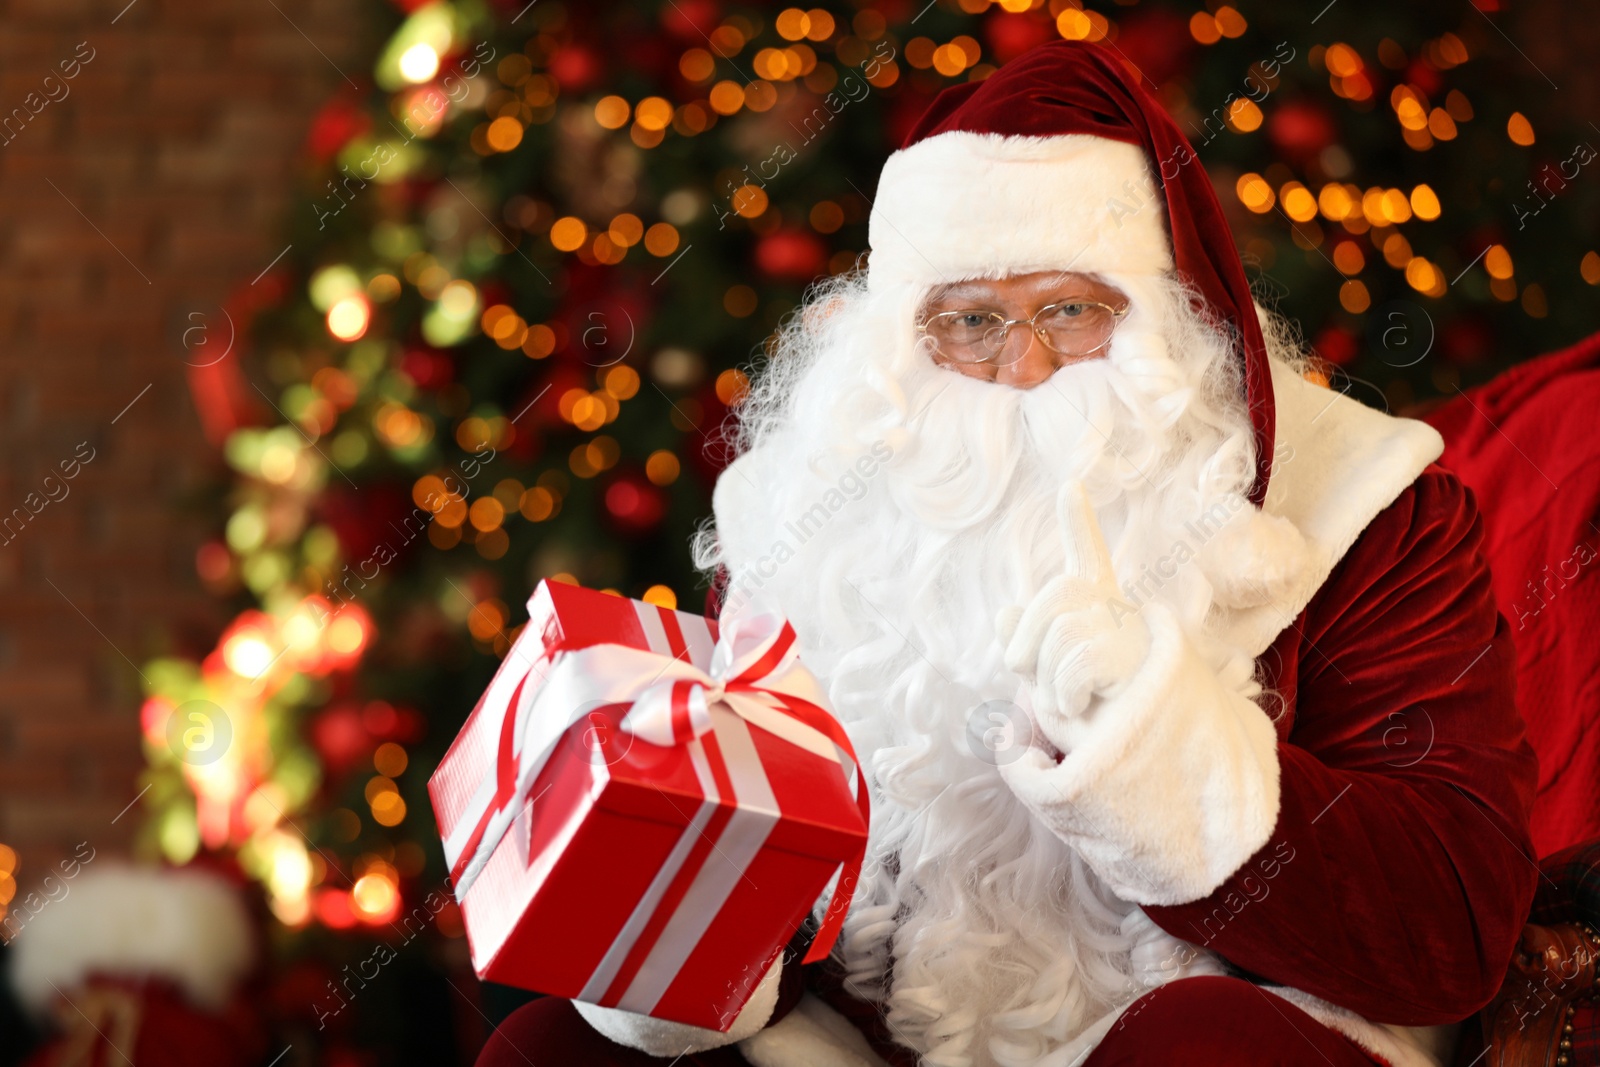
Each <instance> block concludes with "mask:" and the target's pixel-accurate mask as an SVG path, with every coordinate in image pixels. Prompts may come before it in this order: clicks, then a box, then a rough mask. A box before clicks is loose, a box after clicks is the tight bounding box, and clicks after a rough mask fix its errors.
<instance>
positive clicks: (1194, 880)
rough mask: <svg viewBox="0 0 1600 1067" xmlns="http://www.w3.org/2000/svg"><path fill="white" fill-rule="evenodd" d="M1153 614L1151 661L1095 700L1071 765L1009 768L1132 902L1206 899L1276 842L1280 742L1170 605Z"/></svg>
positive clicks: (1009, 776) (1015, 784)
mask: <svg viewBox="0 0 1600 1067" xmlns="http://www.w3.org/2000/svg"><path fill="white" fill-rule="evenodd" d="M1142 614H1143V615H1144V617H1145V621H1146V623H1147V625H1148V626H1149V629H1150V637H1151V646H1150V655H1149V657H1148V658H1147V659H1146V661H1145V663H1144V664H1143V666H1141V667H1140V668H1139V671H1138V673H1137V674H1135V675H1134V676H1133V678H1132V679H1131V680H1130V681H1129V683H1128V685H1127V687H1126V688H1125V689H1123V690H1122V691H1121V692H1119V693H1118V694H1117V695H1115V696H1113V697H1110V698H1104V699H1096V700H1095V701H1093V702H1092V703H1091V704H1090V706H1089V709H1088V711H1086V712H1085V713H1084V716H1083V719H1084V723H1083V727H1082V730H1081V732H1080V733H1079V734H1078V737H1079V740H1078V743H1077V744H1076V745H1075V746H1074V747H1073V749H1072V751H1070V752H1068V753H1067V754H1066V756H1065V758H1064V759H1063V760H1062V762H1061V763H1060V764H1059V765H1058V764H1056V763H1054V762H1053V761H1052V760H1051V758H1050V756H1049V755H1048V754H1047V753H1045V752H1044V751H1043V750H1041V749H1037V748H1031V749H1029V750H1027V751H1026V752H1025V753H1023V755H1022V757H1021V758H1019V759H1017V760H1015V761H1014V762H1012V763H1009V764H1004V765H1002V767H1001V771H1002V774H1003V775H1004V776H1005V779H1006V781H1007V783H1008V784H1009V785H1010V786H1011V788H1012V789H1013V790H1014V791H1015V792H1016V794H1017V795H1018V797H1020V798H1021V799H1022V801H1023V802H1024V803H1025V804H1027V805H1028V807H1029V808H1030V809H1031V810H1032V811H1033V812H1034V813H1035V815H1036V816H1037V817H1038V818H1039V819H1040V821H1042V822H1043V823H1044V824H1045V825H1046V826H1048V827H1049V828H1050V829H1051V830H1052V831H1054V832H1055V833H1056V834H1057V836H1059V837H1061V838H1062V839H1063V840H1065V841H1066V842H1067V843H1068V844H1070V845H1072V846H1073V848H1075V849H1076V850H1077V851H1078V852H1079V853H1080V854H1081V855H1082V856H1083V858H1084V859H1085V861H1087V862H1088V863H1089V865H1090V866H1091V867H1093V868H1094V870H1095V872H1096V873H1097V874H1099V875H1100V877H1101V878H1102V879H1104V880H1105V882H1106V883H1107V885H1108V886H1109V887H1110V888H1111V889H1112V890H1113V891H1114V892H1116V894H1117V895H1118V896H1120V897H1122V898H1123V899H1124V900H1129V901H1132V902H1134V903H1136V904H1143V905H1158V904H1165V905H1171V904H1184V903H1188V902H1189V901H1192V900H1199V899H1201V898H1202V897H1205V896H1207V895H1208V894H1210V893H1211V892H1212V891H1213V890H1215V889H1216V888H1217V887H1218V886H1219V885H1221V884H1222V882H1223V881H1224V880H1226V879H1227V877H1228V876H1229V875H1231V874H1233V872H1234V871H1236V870H1238V869H1239V868H1240V867H1241V866H1243V865H1244V862H1245V861H1246V860H1248V859H1249V858H1250V857H1251V856H1252V855H1253V854H1254V853H1255V852H1256V851H1257V850H1258V849H1259V848H1261V846H1262V845H1264V844H1266V842H1267V838H1268V837H1270V836H1271V834H1272V830H1273V828H1274V827H1275V826H1276V825H1277V821H1278V796H1279V795H1278V771H1279V768H1278V750H1277V745H1278V736H1277V732H1276V730H1275V729H1274V728H1273V725H1272V722H1271V720H1270V719H1268V718H1267V715H1266V713H1265V712H1264V711H1262V710H1261V708H1260V707H1259V706H1258V705H1257V704H1256V703H1255V702H1254V701H1252V700H1251V699H1250V698H1249V697H1248V696H1246V695H1244V694H1243V693H1239V692H1234V691H1230V690H1229V689H1228V688H1227V687H1225V686H1224V685H1223V683H1222V682H1221V681H1220V680H1219V679H1218V678H1217V676H1216V674H1215V672H1213V671H1212V670H1211V669H1210V668H1208V667H1207V666H1206V665H1205V664H1204V662H1203V661H1202V660H1201V659H1200V657H1199V655H1198V653H1196V652H1195V650H1194V648H1193V646H1192V645H1191V644H1190V642H1189V640H1188V638H1187V637H1185V636H1184V634H1183V631H1182V630H1181V628H1180V627H1179V626H1178V623H1177V620H1176V619H1175V618H1174V617H1173V615H1172V613H1171V612H1170V611H1169V610H1168V609H1167V608H1166V607H1165V606H1164V605H1161V604H1150V605H1147V606H1146V607H1145V608H1144V610H1143V612H1142Z"/></svg>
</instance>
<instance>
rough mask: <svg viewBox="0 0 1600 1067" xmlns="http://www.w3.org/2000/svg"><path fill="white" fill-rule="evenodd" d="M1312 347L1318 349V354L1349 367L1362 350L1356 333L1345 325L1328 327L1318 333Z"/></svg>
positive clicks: (1331, 361)
mask: <svg viewBox="0 0 1600 1067" xmlns="http://www.w3.org/2000/svg"><path fill="white" fill-rule="evenodd" d="M1311 347H1312V348H1314V349H1316V352H1317V355H1319V356H1321V357H1322V358H1323V359H1326V360H1328V361H1329V362H1330V363H1335V364H1337V365H1339V366H1341V367H1348V366H1349V365H1350V364H1351V363H1354V362H1355V358H1356V355H1357V354H1358V353H1359V352H1360V350H1361V346H1360V345H1359V344H1358V343H1357V341H1356V335H1355V334H1353V333H1351V332H1350V331H1349V330H1347V329H1345V328H1344V327H1343V326H1328V327H1326V328H1325V329H1323V331H1322V332H1321V333H1319V334H1317V338H1316V340H1315V341H1313V342H1312V344H1311Z"/></svg>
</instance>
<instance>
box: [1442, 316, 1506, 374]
mask: <svg viewBox="0 0 1600 1067" xmlns="http://www.w3.org/2000/svg"><path fill="white" fill-rule="evenodd" d="M1439 351H1440V354H1441V355H1443V356H1444V358H1445V359H1448V360H1449V361H1450V362H1451V363H1454V364H1456V365H1457V366H1459V367H1473V366H1477V365H1478V364H1480V363H1483V362H1485V361H1486V360H1487V359H1488V358H1489V356H1490V354H1491V353H1493V351H1494V334H1493V332H1492V331H1491V330H1490V329H1489V327H1488V325H1487V324H1486V323H1485V322H1484V321H1483V320H1482V319H1481V318H1478V317H1476V316H1472V317H1461V318H1454V319H1451V320H1450V322H1449V323H1448V324H1447V325H1445V326H1444V327H1443V328H1442V329H1440V331H1439Z"/></svg>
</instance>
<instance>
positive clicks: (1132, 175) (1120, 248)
mask: <svg viewBox="0 0 1600 1067" xmlns="http://www.w3.org/2000/svg"><path fill="white" fill-rule="evenodd" d="M1165 213H1166V208H1165V205H1164V201H1163V200H1162V197H1161V194H1160V192H1159V188H1158V186H1157V185H1156V183H1155V182H1154V180H1153V179H1152V175H1151V170H1150V163H1149V161H1148V160H1147V159H1146V158H1145V153H1144V150H1143V149H1142V148H1140V147H1139V146H1138V145H1133V144H1128V143H1126V142H1123V141H1114V140H1111V139H1109V138H1105V137H1096V136H1092V135H1090V134H1081V133H1069V134H1061V135H1058V136H1053V137H1022V136H1006V135H1003V134H997V133H968V132H965V131H962V130H951V131H949V132H947V133H941V134H936V135H935V136H933V137H929V138H926V139H925V140H921V141H918V142H917V143H915V144H913V145H910V146H909V147H907V148H902V149H901V150H900V151H898V152H895V153H894V154H893V155H891V156H890V157H889V159H888V161H887V162H886V163H885V164H884V166H883V174H882V176H881V177H880V178H879V180H878V192H877V197H876V200H875V201H874V203H873V206H872V215H871V218H870V219H869V221H868V224H867V225H868V235H867V236H868V243H869V244H870V246H871V249H872V253H871V256H870V257H869V259H868V266H867V282H868V285H869V287H871V288H873V289H878V288H881V287H883V286H885V285H893V284H896V283H905V282H909V283H913V284H923V285H932V284H937V283H941V282H953V281H959V280H961V279H963V278H976V277H984V278H999V277H1005V276H1007V275H1012V274H1026V273H1029V272H1031V271H1038V270H1073V271H1078V272H1081V273H1094V272H1099V271H1107V272H1116V273H1123V274H1159V273H1163V272H1166V271H1170V270H1172V269H1173V259H1172V242H1171V239H1170V238H1169V237H1168V236H1167V231H1166V225H1165V223H1164V221H1163V216H1164V215H1165Z"/></svg>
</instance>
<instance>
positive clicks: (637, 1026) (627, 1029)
mask: <svg viewBox="0 0 1600 1067" xmlns="http://www.w3.org/2000/svg"><path fill="white" fill-rule="evenodd" d="M783 956H784V954H783V953H781V952H780V953H778V956H777V958H776V959H774V960H773V961H772V966H770V967H768V968H767V973H766V974H764V975H762V976H761V982H760V984H758V985H757V986H756V990H755V992H754V993H753V994H751V996H750V999H749V1000H748V1001H746V1002H745V1005H744V1007H743V1008H741V1009H739V1014H738V1015H737V1016H735V1017H734V1020H733V1025H732V1026H730V1027H729V1028H728V1029H727V1030H726V1031H721V1030H711V1029H707V1028H705V1027H701V1026H690V1025H688V1024H687V1023H675V1022H670V1021H668V1020H666V1019H653V1018H651V1017H650V1016H648V1015H639V1014H636V1013H634V1012H631V1011H623V1010H621V1009H620V1008H603V1007H601V1006H600V1005H598V1004H585V1003H584V1002H583V1001H581V1000H575V1001H573V1002H572V1006H573V1007H575V1008H577V1009H578V1014H579V1015H582V1016H583V1017H584V1019H586V1020H587V1021H588V1023H589V1025H590V1026H592V1027H594V1028H595V1029H596V1030H597V1031H599V1032H600V1034H601V1035H603V1036H604V1037H607V1038H609V1039H610V1040H612V1041H614V1042H616V1043H617V1044H619V1045H625V1046H627V1047H628V1048H631V1049H638V1050H639V1051H640V1052H643V1053H646V1054H648V1055H651V1056H683V1055H687V1054H689V1053H695V1052H705V1051H706V1050H707V1049H713V1048H721V1047H722V1046H724V1045H731V1044H733V1043H734V1042H735V1041H743V1040H744V1039H745V1038H747V1037H750V1036H751V1035H753V1034H755V1033H757V1032H758V1031H759V1030H760V1029H761V1028H762V1027H764V1026H766V1025H767V1020H769V1019H771V1018H772V1010H773V1009H774V1008H775V1007H777V1005H778V978H779V976H780V975H781V974H782V973H783Z"/></svg>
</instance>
